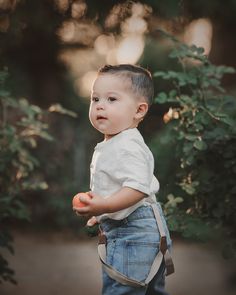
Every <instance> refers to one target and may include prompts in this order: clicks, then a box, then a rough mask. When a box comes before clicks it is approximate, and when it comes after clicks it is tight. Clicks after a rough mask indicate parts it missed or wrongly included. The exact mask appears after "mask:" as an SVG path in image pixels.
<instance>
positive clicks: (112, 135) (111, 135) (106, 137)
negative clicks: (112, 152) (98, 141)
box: [104, 126, 137, 141]
mask: <svg viewBox="0 0 236 295" xmlns="http://www.w3.org/2000/svg"><path fill="white" fill-rule="evenodd" d="M134 128H137V126H134V127H129V128H127V129H124V130H121V131H120V132H118V133H116V134H105V135H104V141H108V140H109V139H111V138H112V137H114V136H116V135H118V134H120V133H121V132H123V131H125V130H129V129H134Z"/></svg>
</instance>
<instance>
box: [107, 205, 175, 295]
mask: <svg viewBox="0 0 236 295" xmlns="http://www.w3.org/2000/svg"><path fill="white" fill-rule="evenodd" d="M157 207H158V210H159V212H160V214H161V217H162V221H163V224H164V227H165V231H166V236H167V242H168V246H169V247H170V245H171V240H170V236H169V231H168V229H167V226H166V222H165V219H164V215H163V212H162V209H161V206H160V204H159V203H157ZM101 228H102V230H103V231H104V232H105V235H106V237H107V257H106V261H107V263H108V264H110V265H112V266H113V267H114V268H115V269H116V270H118V271H120V272H121V273H123V274H125V275H126V276H128V277H130V278H132V279H135V280H138V281H145V279H146V277H147V276H148V274H149V271H150V268H151V265H152V263H153V261H154V258H155V257H156V255H157V253H158V251H159V243H160V234H159V231H158V227H157V223H156V219H155V217H154V214H153V210H152V207H151V206H149V205H143V206H141V207H139V208H138V209H136V210H135V211H134V212H133V213H131V214H130V215H129V216H128V217H127V218H125V219H123V220H112V219H105V220H104V221H102V222H101ZM164 271H165V265H164V263H163V264H162V265H161V267H160V269H159V271H158V273H157V274H156V276H155V277H154V279H153V280H152V281H151V282H150V283H149V286H148V287H141V288H134V287H131V286H126V285H122V284H120V283H118V282H117V281H115V280H113V279H111V278H110V277H109V276H108V275H107V274H106V272H104V271H103V289H102V294H103V295H111V294H112V295H125V294H127V295H145V294H146V295H152V294H153V295H154V294H156V295H166V294H167V293H165V291H164V286H165V274H164Z"/></svg>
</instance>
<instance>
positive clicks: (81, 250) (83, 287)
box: [0, 232, 235, 295]
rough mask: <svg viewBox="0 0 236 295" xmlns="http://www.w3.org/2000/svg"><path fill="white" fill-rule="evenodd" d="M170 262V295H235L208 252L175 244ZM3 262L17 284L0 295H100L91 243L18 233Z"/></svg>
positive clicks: (225, 271)
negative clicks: (7, 263) (172, 266)
mask: <svg viewBox="0 0 236 295" xmlns="http://www.w3.org/2000/svg"><path fill="white" fill-rule="evenodd" d="M174 260H175V267H176V273H175V274H174V275H172V276H170V277H168V278H167V290H168V291H169V292H170V294H172V295H209V294H213V295H233V294H235V290H232V289H230V288H229V285H228V279H229V274H230V271H229V269H230V268H229V267H228V264H227V263H226V262H225V261H224V260H223V259H221V258H220V257H218V256H217V254H216V252H215V251H213V250H212V249H210V248H209V246H204V245H199V244H197V245H196V244H193V243H186V242H184V243H183V242H180V241H176V242H175V243H174ZM9 261H10V265H11V266H12V267H13V268H14V269H15V271H16V278H17V280H18V282H19V284H18V285H17V286H14V285H11V284H9V283H6V284H4V285H3V286H0V294H1V295H84V294H88V295H99V294H101V272H100V264H99V261H98V257H97V252H96V238H92V239H90V240H87V239H81V238H78V237H77V238H76V237H75V236H71V234H65V233H63V234H62V233H56V234H55V233H54V234H48V233H47V234H46V233H43V234H42V233H41V234H37V233H35V234H32V233H27V232H24V233H19V232H18V233H16V234H15V256H12V257H9ZM114 295H115V294H114Z"/></svg>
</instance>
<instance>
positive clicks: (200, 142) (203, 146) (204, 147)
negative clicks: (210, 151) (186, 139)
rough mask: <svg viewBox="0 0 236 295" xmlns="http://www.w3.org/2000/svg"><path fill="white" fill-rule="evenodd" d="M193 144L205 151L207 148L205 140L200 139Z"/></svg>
mask: <svg viewBox="0 0 236 295" xmlns="http://www.w3.org/2000/svg"><path fill="white" fill-rule="evenodd" d="M193 146H194V147H195V148H196V149H197V150H199V151H204V150H206V149H207V144H206V143H205V142H204V141H203V140H199V139H198V140H196V141H195V142H194V144H193Z"/></svg>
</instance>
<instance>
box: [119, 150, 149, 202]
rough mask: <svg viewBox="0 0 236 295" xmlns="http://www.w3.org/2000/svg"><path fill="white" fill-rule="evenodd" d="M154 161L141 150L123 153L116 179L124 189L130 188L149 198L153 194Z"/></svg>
mask: <svg viewBox="0 0 236 295" xmlns="http://www.w3.org/2000/svg"><path fill="white" fill-rule="evenodd" d="M153 169H154V160H153V158H151V157H150V156H149V155H148V154H147V153H146V152H145V151H142V150H141V149H138V150H135V151H126V150H124V151H122V153H121V154H120V157H119V165H118V167H117V169H116V170H115V173H114V177H115V178H116V180H117V181H119V183H120V185H121V186H122V187H130V188H133V189H135V190H138V191H140V192H142V193H144V194H146V195H147V196H149V195H150V193H151V182H152V177H153Z"/></svg>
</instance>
